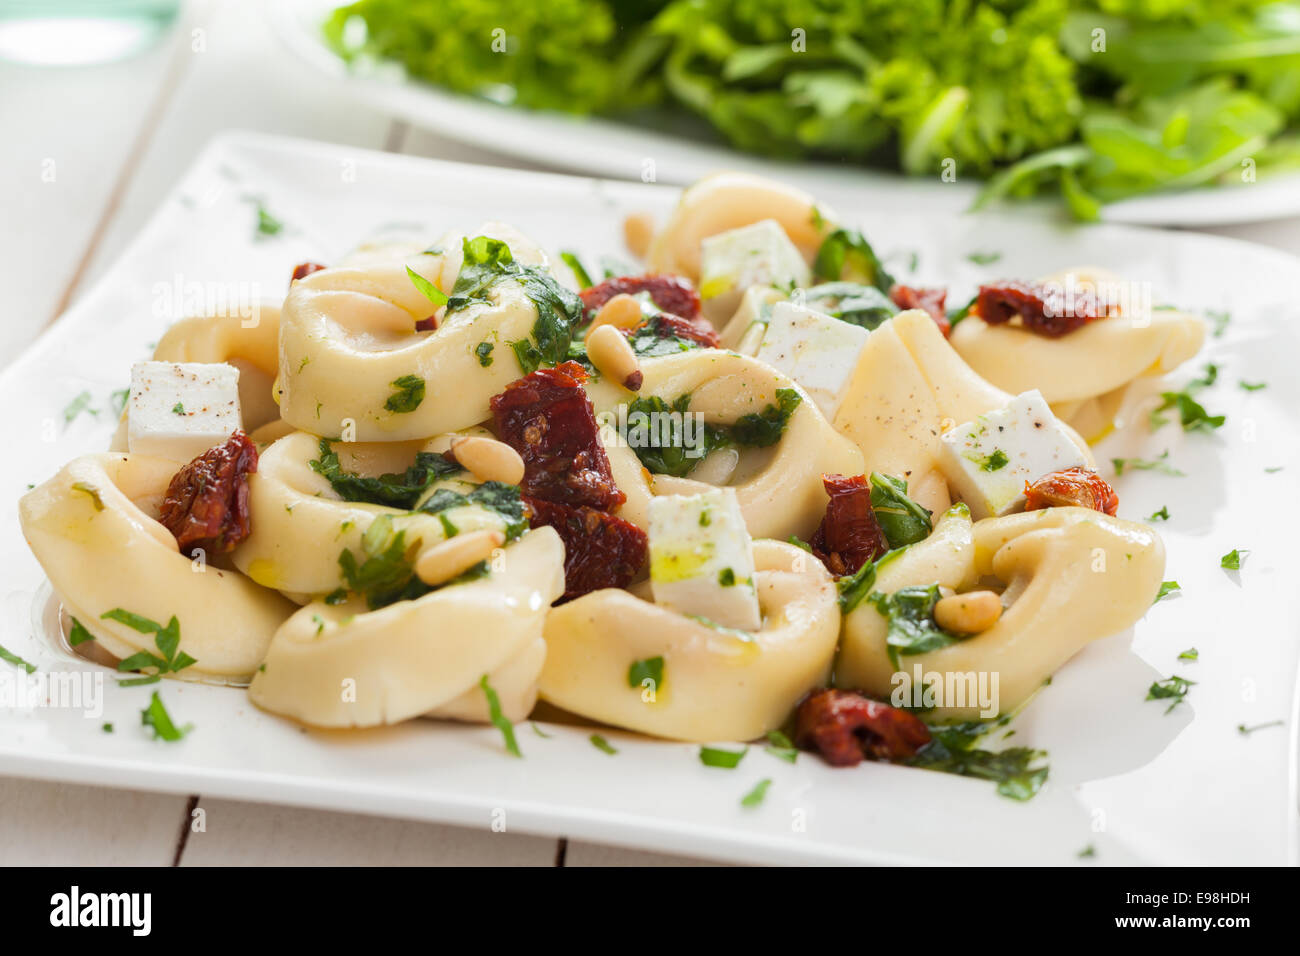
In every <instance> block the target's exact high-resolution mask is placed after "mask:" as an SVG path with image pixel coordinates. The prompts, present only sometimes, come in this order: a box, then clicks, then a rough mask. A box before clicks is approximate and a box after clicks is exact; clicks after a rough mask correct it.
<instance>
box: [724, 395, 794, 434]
mask: <svg viewBox="0 0 1300 956" xmlns="http://www.w3.org/2000/svg"><path fill="white" fill-rule="evenodd" d="M802 401H803V399H802V398H800V396H799V393H798V392H797V391H795V390H794V389H793V388H778V389H777V390H776V402H777V404H776V406H775V407H774V406H772V405H768V406H767V407H766V408H764V409H763V410H762V411H761V412H751V413H750V414H748V415H742V416H741V417H740V418H739V419H737V420H736V424H734V425H732V426H731V427H730V429H728V434H729V437H730V438H731V440H732V441H734V442H735V443H736V444H738V445H745V446H749V447H753V448H768V447H770V446H772V445H775V444H776V443H777V442H779V441H780V440H781V435H782V434H784V432H785V426H786V425H787V424H788V423H789V421H790V416H791V415H793V414H794V410H795V409H796V408H798V407H799V404H800V403H801V402H802Z"/></svg>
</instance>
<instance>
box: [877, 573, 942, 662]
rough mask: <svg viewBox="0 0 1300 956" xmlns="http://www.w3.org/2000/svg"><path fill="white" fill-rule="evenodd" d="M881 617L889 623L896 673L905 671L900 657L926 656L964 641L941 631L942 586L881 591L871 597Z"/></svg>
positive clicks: (887, 635)
mask: <svg viewBox="0 0 1300 956" xmlns="http://www.w3.org/2000/svg"><path fill="white" fill-rule="evenodd" d="M867 600H868V601H870V602H871V603H872V604H873V605H875V608H876V610H877V611H879V612H880V615H881V616H882V617H884V618H885V619H886V620H887V621H888V622H889V630H888V633H887V634H886V636H885V644H886V646H887V648H888V651H889V656H890V659H891V660H892V661H893V662H894V668H895V670H901V665H900V664H899V660H898V659H899V657H901V656H903V655H910V654H924V653H926V652H927V651H934V650H938V649H939V648H941V647H948V646H949V645H951V644H956V643H957V642H958V641H960V640H961V638H960V637H958V636H957V635H955V634H950V633H948V632H947V631H945V630H944V629H943V628H941V627H940V626H939V625H938V624H936V623H935V620H934V606H935V604H937V603H938V602H939V585H938V584H931V585H930V586H929V587H924V586H922V585H918V584H913V585H909V586H907V587H903V588H899V589H898V590H897V591H895V592H894V593H893V594H884V593H882V592H879V591H877V592H876V593H874V594H870V595H868V596H867Z"/></svg>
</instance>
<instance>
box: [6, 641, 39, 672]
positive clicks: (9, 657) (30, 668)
mask: <svg viewBox="0 0 1300 956" xmlns="http://www.w3.org/2000/svg"><path fill="white" fill-rule="evenodd" d="M0 661H8V662H9V663H10V664H13V665H14V666H15V667H21V668H22V669H23V670H25V671H26V672H27V673H29V674H31V673H33V672H34V671H35V670H36V665H35V664H29V663H28V662H27V661H25V660H23V659H22V658H21V657H19V656H18V655H17V654H15V653H14V652H13V651H11V650H9V649H8V648H6V647H4V646H3V645H0Z"/></svg>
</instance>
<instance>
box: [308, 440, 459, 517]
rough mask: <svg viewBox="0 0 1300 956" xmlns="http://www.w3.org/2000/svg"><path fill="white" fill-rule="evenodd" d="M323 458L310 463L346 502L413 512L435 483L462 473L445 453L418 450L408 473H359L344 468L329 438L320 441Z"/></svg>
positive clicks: (313, 469)
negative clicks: (376, 475) (364, 503)
mask: <svg viewBox="0 0 1300 956" xmlns="http://www.w3.org/2000/svg"><path fill="white" fill-rule="evenodd" d="M318 454H319V455H320V457H319V458H317V459H315V460H313V461H311V462H308V464H309V465H310V466H311V470H312V471H314V472H316V473H317V474H318V475H320V476H322V477H323V478H325V480H326V481H328V482H329V483H330V487H331V488H333V489H334V492H335V494H337V495H338V496H339V497H340V498H342V499H343V500H344V501H364V502H366V503H367V504H372V505H387V506H388V507H390V508H401V509H403V510H406V511H409V510H410V509H412V508H414V507H415V503H416V502H417V501H419V500H420V497H421V496H422V495H423V494H424V493H425V491H427V490H428V488H429V486H430V485H432V484H434V482H437V481H442V480H443V479H445V478H450V477H452V476H454V475H458V474H460V473H461V471H462V470H463V469H462V468H461V467H460V465H458V464H456V463H455V462H453V461H451V460H450V459H448V458H447V457H446V456H444V455H438V454H434V453H432V452H417V453H416V456H415V463H414V464H413V465H411V466H410V467H408V468H407V469H406V471H404V472H397V473H392V474H384V475H380V476H378V477H377V478H371V477H367V476H364V475H359V474H357V473H355V472H350V471H344V470H343V467H342V465H340V463H339V456H338V452H336V451H334V450H333V448H332V447H331V445H330V441H329V439H327V438H322V439H321V440H320V446H319V449H318Z"/></svg>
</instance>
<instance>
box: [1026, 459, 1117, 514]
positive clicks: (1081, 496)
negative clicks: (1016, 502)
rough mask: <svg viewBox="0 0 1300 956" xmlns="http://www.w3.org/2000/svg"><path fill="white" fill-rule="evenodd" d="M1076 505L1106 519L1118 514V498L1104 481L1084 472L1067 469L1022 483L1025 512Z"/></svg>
mask: <svg viewBox="0 0 1300 956" xmlns="http://www.w3.org/2000/svg"><path fill="white" fill-rule="evenodd" d="M1071 505H1077V506H1078V507H1080V508H1091V509H1092V510H1093V511H1101V512H1103V513H1105V514H1108V515H1113V514H1115V512H1116V511H1118V510H1119V495H1118V494H1116V493H1115V489H1114V488H1112V487H1111V486H1110V485H1109V484H1107V482H1106V479H1104V478H1102V477H1101V475H1099V474H1097V473H1096V472H1095V471H1089V470H1088V469H1087V468H1066V469H1064V470H1062V471H1054V472H1052V473H1051V474H1047V475H1044V476H1043V477H1042V478H1039V479H1038V480H1037V481H1033V482H1030V481H1026V482H1025V510H1026V511H1037V510H1038V509H1039V508H1065V507H1069V506H1071Z"/></svg>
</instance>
